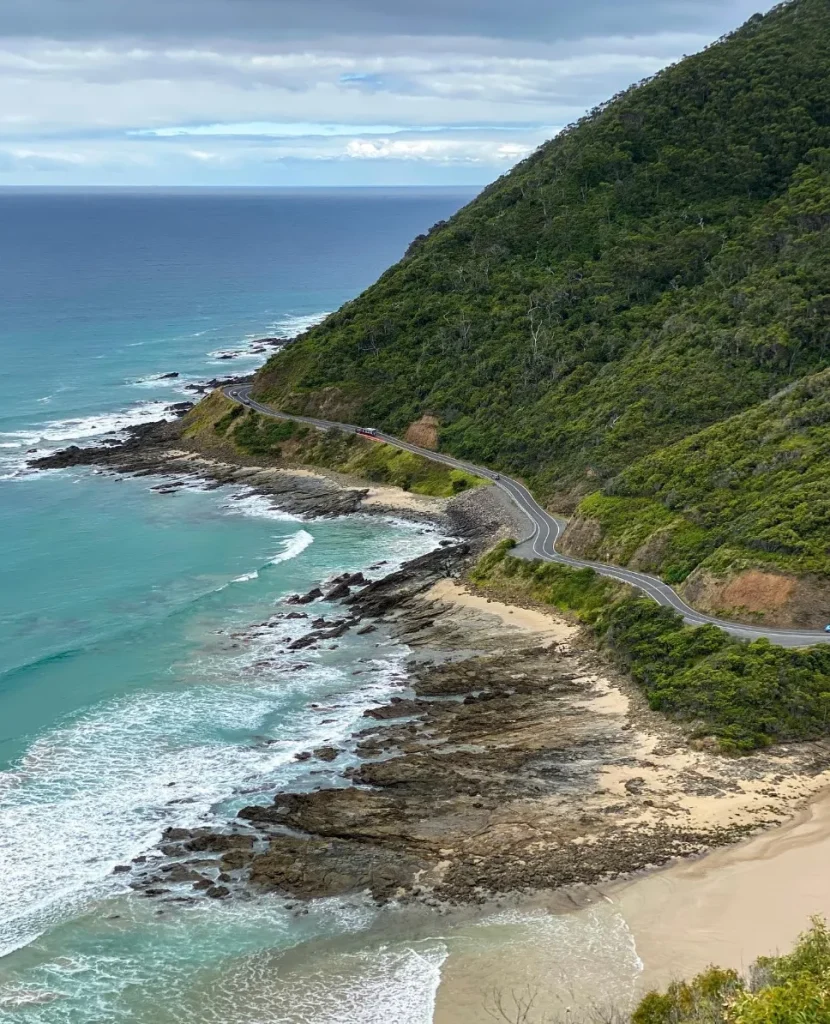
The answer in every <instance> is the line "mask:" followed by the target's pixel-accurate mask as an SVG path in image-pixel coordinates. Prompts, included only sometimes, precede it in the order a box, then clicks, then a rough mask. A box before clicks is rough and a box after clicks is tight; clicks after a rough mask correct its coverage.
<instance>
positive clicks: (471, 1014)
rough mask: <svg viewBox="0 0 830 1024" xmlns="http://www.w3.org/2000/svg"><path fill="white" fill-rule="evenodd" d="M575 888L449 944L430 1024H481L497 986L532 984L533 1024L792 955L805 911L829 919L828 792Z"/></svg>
mask: <svg viewBox="0 0 830 1024" xmlns="http://www.w3.org/2000/svg"><path fill="white" fill-rule="evenodd" d="M583 892H584V895H585V897H591V896H593V897H594V898H595V899H596V900H597V902H596V903H595V904H594V905H592V906H589V907H587V908H585V909H582V910H575V911H573V912H572V913H563V912H562V910H561V906H560V907H557V908H555V909H553V910H552V911H551V914H550V915H548V916H547V917H542V918H541V919H539V920H538V921H537V923H535V924H534V923H533V919H532V918H530V919H528V920H527V921H526V924H525V925H524V927H523V928H521V929H516V930H515V931H514V932H513V933H512V934H510V933H508V934H504V933H503V931H502V930H500V929H487V930H485V931H482V932H480V933H479V936H477V937H476V939H475V940H474V941H471V939H472V938H473V937H472V936H471V935H470V934H468V935H467V936H466V937H464V936H461V937H459V938H460V940H461V941H459V939H456V940H455V941H453V942H451V943H450V956H449V958H448V959H447V961H446V962H445V964H444V966H443V968H442V971H441V985H440V987H439V990H438V997H437V1002H436V1008H435V1014H434V1017H433V1021H434V1024H481V1022H482V1021H483V1020H486V1019H488V1018H487V1016H486V1015H485V1013H484V1005H485V1003H486V1001H487V996H488V994H489V993H491V992H492V991H493V990H494V989H499V990H501V991H502V992H503V993H506V994H508V996H509V993H510V992H512V991H516V992H518V993H523V992H525V991H526V988H529V989H530V990H533V991H536V992H537V997H538V1001H537V1008H538V1010H539V1016H538V1019H539V1020H542V1019H549V1020H551V1021H553V1020H568V1019H569V1018H568V1016H567V1014H566V1013H565V1008H566V1007H568V1006H573V1007H574V1008H581V1009H585V1008H588V1007H590V1006H591V1005H594V1006H597V1005H610V1004H614V1005H616V1006H618V1007H619V1008H621V1009H623V1010H627V1009H629V1008H630V1007H631V1006H633V1005H636V1001H637V1000H638V999H639V998H640V997H641V996H642V995H643V994H645V992H647V991H649V990H650V989H652V988H665V986H666V985H667V984H668V983H669V982H670V981H672V980H675V979H677V978H691V977H693V976H694V975H695V974H696V973H699V972H700V971H703V970H705V969H706V968H707V967H708V966H709V965H710V964H712V963H714V964H717V965H719V966H722V967H734V968H735V969H737V970H739V971H740V970H746V968H748V967H749V965H750V964H751V963H752V962H753V961H754V960H756V959H757V958H758V957H759V956H764V955H774V954H776V953H778V952H786V951H788V950H789V949H791V948H792V945H793V942H794V941H795V939H796V938H797V937H798V935H799V934H800V933H801V932H802V931H804V929H805V928H807V927H808V926H809V919H810V917H811V916H812V915H814V914H823V915H825V916H827V917H828V919H830V791H827V790H825V791H824V793H823V794H821V795H820V796H819V797H817V798H816V800H814V801H813V802H812V803H811V804H809V805H808V806H807V807H806V808H804V809H803V810H802V811H801V812H799V813H798V814H797V815H796V817H795V818H794V819H792V820H791V821H790V822H789V823H788V824H786V825H783V826H781V827H779V828H776V829H773V830H771V831H769V832H766V833H765V834H763V835H761V836H756V837H754V838H753V839H750V840H748V841H747V842H745V843H742V844H741V845H739V846H732V847H727V848H724V849H722V850H718V851H716V852H714V853H711V854H709V855H708V856H707V857H704V858H701V859H699V860H695V861H690V862H683V863H680V864H677V865H675V866H673V867H670V868H667V869H666V870H664V871H659V872H654V873H652V874H649V875H647V876H643V877H641V878H637V879H634V880H632V881H628V882H625V883H618V884H617V885H615V886H611V887H605V891H604V892H601V891H600V890H583ZM520 916H521V915H520ZM638 961H639V963H638ZM543 1014H548V1015H549V1016H548V1017H547V1018H544V1017H543Z"/></svg>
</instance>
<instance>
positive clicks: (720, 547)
mask: <svg viewBox="0 0 830 1024" xmlns="http://www.w3.org/2000/svg"><path fill="white" fill-rule="evenodd" d="M828 209H829V210H830V207H828ZM828 472H830V372H823V373H819V374H815V375H812V376H809V377H807V378H805V379H804V380H802V381H799V382H797V383H796V384H795V385H793V386H792V387H790V388H788V389H787V390H786V391H785V392H784V393H782V394H781V395H779V396H777V397H775V398H773V399H771V400H770V401H769V402H766V403H764V404H762V405H759V406H757V407H755V408H754V409H751V410H749V411H748V412H745V413H743V414H741V415H740V416H735V417H733V418H732V419H729V420H726V421H725V422H724V423H719V424H717V425H716V426H713V427H710V428H709V429H708V430H705V431H703V432H701V433H699V434H695V435H693V436H692V437H690V438H686V439H685V440H683V441H680V442H678V443H677V444H674V445H671V446H669V447H667V448H663V449H661V450H660V451H658V452H655V453H653V454H652V455H649V456H646V457H645V458H643V459H640V460H639V461H637V462H635V463H634V465H633V466H631V467H630V468H629V469H627V470H625V471H624V472H623V473H622V474H620V476H619V477H617V479H616V480H614V481H613V483H612V484H611V485H610V486H609V487H607V488H606V494H605V495H599V494H596V495H592V496H591V497H589V498H587V499H585V501H583V502H582V504H581V505H580V508H579V514H580V516H585V517H586V518H590V519H594V520H596V521H597V522H598V523H599V524H600V526H601V528H602V532H603V539H602V542H601V544H600V545H599V547H601V548H602V549H603V550H605V551H606V552H608V553H611V554H612V555H613V557H614V558H615V560H617V561H620V562H627V561H629V559H630V558H631V556H632V555H633V554H634V553H635V550H636V548H637V547H638V546H639V545H640V544H642V543H644V542H645V541H646V540H647V539H648V538H649V537H653V536H654V535H655V533H660V534H661V535H662V537H663V539H664V543H662V544H659V545H655V547H654V550H655V553H656V555H657V557H656V558H655V560H654V562H653V566H651V567H653V568H654V569H656V570H659V571H660V572H661V573H662V574H663V576H664V577H665V578H666V579H668V580H669V581H678V580H682V579H685V578H686V576H687V575H688V574H689V573H690V572H691V571H692V570H693V569H694V568H696V567H697V566H698V565H699V564H701V563H702V564H703V565H705V566H706V567H709V568H712V569H714V570H715V571H716V572H717V571H719V570H721V569H724V568H727V567H730V566H731V567H735V566H741V565H770V566H773V567H778V568H782V569H785V570H791V571H795V572H810V573H824V574H827V573H830V548H828V542H827V539H828V536H830V491H828V488H827V479H828Z"/></svg>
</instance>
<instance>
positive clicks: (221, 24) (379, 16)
mask: <svg viewBox="0 0 830 1024" xmlns="http://www.w3.org/2000/svg"><path fill="white" fill-rule="evenodd" d="M754 9H755V5H754V4H753V2H752V0H582V2H574V0H416V2H413V0H2V4H0V35H6V36H13V35H18V36H19V35H29V36H41V37H49V38H53V39H74V38H82V39H93V38H108V37H112V36H117V35H127V36H137V37H142V38H154V39H174V40H181V39H190V40H193V39H197V38H202V39H204V38H222V37H224V38H228V37H235V38H237V39H240V38H243V39H256V40H258V41H260V42H269V41H275V40H279V39H289V38H319V37H320V36H321V35H328V36H331V35H341V36H352V35H364V36H365V35H418V36H448V35H449V36H459V35H463V36H486V37H490V38H503V39H533V40H539V39H560V40H561V39H573V38H582V37H585V36H593V35H603V36H609V35H618V34H625V35H631V34H641V33H647V34H649V33H653V32H655V31H658V32H659V31H672V32H703V33H705V34H707V35H711V34H714V35H717V34H718V33H719V32H721V31H723V30H725V29H726V28H728V27H733V26H735V25H737V24H738V23H739V22H741V21H743V20H744V19H745V18H746V17H748V16H749V15H750V14H752V13H753V11H754Z"/></svg>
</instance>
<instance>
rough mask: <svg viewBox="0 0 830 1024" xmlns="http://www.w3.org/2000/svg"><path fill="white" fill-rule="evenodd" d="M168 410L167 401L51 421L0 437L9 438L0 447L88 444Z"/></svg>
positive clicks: (157, 416)
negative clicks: (73, 442)
mask: <svg viewBox="0 0 830 1024" xmlns="http://www.w3.org/2000/svg"><path fill="white" fill-rule="evenodd" d="M167 409H168V405H167V403H166V402H140V403H138V404H137V405H134V406H131V407H130V408H129V409H121V410H119V411H117V412H105V413H100V414H98V415H97V416H83V417H80V418H78V419H67V420H51V421H49V422H48V423H44V424H43V425H42V426H37V427H30V428H29V429H27V430H19V431H9V432H7V433H3V434H0V437H3V438H7V439H8V440H6V441H3V442H0V444H2V446H3V447H10V446H11V445H15V446H16V447H18V448H23V447H26V446H28V447H32V446H33V445H41V444H52V443H55V442H62V441H81V440H84V441H86V440H91V439H93V438H102V437H104V436H105V435H111V434H113V433H118V432H119V431H122V430H126V429H127V428H128V427H135V426H138V425H139V424H141V423H151V422H152V421H153V420H158V419H163V418H164V415H165V413H166V412H167Z"/></svg>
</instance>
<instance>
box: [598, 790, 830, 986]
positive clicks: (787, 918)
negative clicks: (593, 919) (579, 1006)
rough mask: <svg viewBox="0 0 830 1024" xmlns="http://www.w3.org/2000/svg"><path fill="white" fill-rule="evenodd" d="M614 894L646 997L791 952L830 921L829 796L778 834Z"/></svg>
mask: <svg viewBox="0 0 830 1024" xmlns="http://www.w3.org/2000/svg"><path fill="white" fill-rule="evenodd" d="M609 895H610V897H611V899H612V900H613V902H614V904H615V905H616V906H617V908H618V909H619V910H620V912H621V913H622V915H623V917H624V918H625V920H626V922H627V923H628V926H629V928H630V929H631V932H632V934H633V936H634V940H635V942H636V945H637V951H638V953H639V956H640V958H641V959H642V961H643V966H644V972H643V978H642V986H641V987H643V988H648V987H651V986H654V985H665V984H666V983H667V982H668V981H670V980H672V978H677V977H690V976H691V975H693V974H695V973H696V972H699V971H701V970H704V969H705V968H706V967H707V965H709V964H710V963H716V964H719V965H721V966H723V967H734V968H737V969H739V970H740V969H744V968H746V967H748V966H749V964H751V963H752V961H753V960H755V959H756V958H757V957H759V956H763V955H769V954H774V953H776V952H784V951H787V950H789V949H790V948H791V946H792V944H793V942H794V940H795V939H796V937H797V936H798V934H799V933H800V932H802V931H803V930H804V929H805V928H806V927H807V926H808V924H809V918H810V917H811V916H812V915H813V914H824V915H826V916H827V917H828V918H830V792H828V791H825V792H824V793H822V794H821V795H820V796H819V797H817V798H816V799H815V800H814V801H813V802H812V803H810V804H809V805H808V806H807V807H806V808H804V809H803V810H802V811H800V812H799V813H798V814H797V815H796V816H795V818H794V819H793V820H792V821H790V822H789V823H788V824H786V825H783V826H782V827H780V828H777V829H774V830H772V831H770V832H767V833H765V834H764V835H761V836H757V837H755V838H754V839H751V840H749V841H748V842H746V843H743V844H741V845H740V846H735V847H729V848H725V849H722V850H718V851H716V852H714V853H712V854H710V855H709V856H707V857H705V858H703V859H701V860H698V861H695V862H692V863H683V864H678V865H676V866H674V867H672V868H669V869H668V870H666V871H662V872H659V873H656V874H653V875H650V876H649V877H646V878H641V879H637V880H636V881H633V882H630V883H628V884H627V885H624V886H621V887H620V888H619V889H618V890H617V891H614V892H609Z"/></svg>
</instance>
